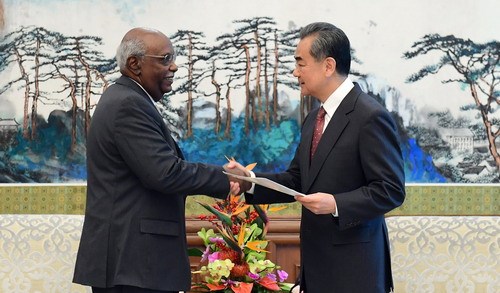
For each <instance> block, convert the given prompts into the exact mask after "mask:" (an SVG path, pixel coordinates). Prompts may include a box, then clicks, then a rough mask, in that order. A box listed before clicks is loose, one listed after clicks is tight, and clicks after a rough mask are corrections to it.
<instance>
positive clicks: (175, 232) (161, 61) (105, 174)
mask: <svg viewBox="0 0 500 293" xmlns="http://www.w3.org/2000/svg"><path fill="white" fill-rule="evenodd" d="M116 58H117V62H118V66H119V68H120V72H121V73H122V76H121V77H120V78H119V79H118V80H117V81H116V83H115V84H113V85H111V86H110V87H109V88H108V89H107V90H106V91H105V92H104V93H103V95H102V97H101V98H100V100H99V103H98V105H97V107H96V109H95V112H94V115H93V117H92V123H91V126H90V130H89V133H88V138H87V168H88V178H87V203H86V211H85V222H84V225H83V231H82V236H81V240H80V247H79V251H78V255H77V260H76V266H75V275H74V279H73V281H74V282H75V283H79V284H83V285H88V286H92V291H93V292H94V293H155V292H163V293H165V292H179V291H188V290H189V288H190V284H191V274H190V266H189V260H188V256H187V244H186V228H185V214H184V212H185V200H186V196H187V195H188V194H207V195H211V196H217V197H218V198H225V197H226V196H227V194H228V193H229V192H230V191H231V192H232V193H238V192H239V185H238V184H234V183H233V182H229V180H228V178H227V175H225V174H223V170H224V169H225V170H226V171H232V172H238V171H237V170H229V169H227V168H225V167H224V168H223V167H220V166H213V165H206V164H202V163H192V162H187V161H185V160H184V157H183V155H182V152H181V150H180V149H179V147H178V146H177V144H176V142H175V141H174V139H173V138H172V136H171V133H170V131H169V129H168V127H167V125H165V123H164V121H163V119H162V116H161V115H160V113H159V112H158V110H157V108H156V107H155V102H158V101H159V100H160V99H161V98H162V97H163V95H164V94H165V93H167V92H169V91H171V90H172V83H173V80H174V74H175V72H176V71H177V65H176V64H175V51H174V47H173V46H172V43H171V42H170V40H169V39H168V38H167V37H166V36H165V35H164V34H163V33H161V32H159V31H156V30H151V29H144V28H134V29H132V30H130V31H129V32H128V33H127V34H126V35H125V36H124V38H123V40H122V42H121V44H120V46H119V47H118V50H117V54H116ZM239 174H243V173H242V172H239Z"/></svg>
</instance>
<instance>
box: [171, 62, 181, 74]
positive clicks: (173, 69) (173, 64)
mask: <svg viewBox="0 0 500 293" xmlns="http://www.w3.org/2000/svg"><path fill="white" fill-rule="evenodd" d="M168 69H169V70H170V71H172V72H176V71H177V70H178V69H179V67H177V64H176V63H175V62H172V64H170V66H169V67H168Z"/></svg>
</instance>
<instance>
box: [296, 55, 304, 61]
mask: <svg viewBox="0 0 500 293" xmlns="http://www.w3.org/2000/svg"><path fill="white" fill-rule="evenodd" d="M294 58H295V61H301V60H302V57H300V56H294Z"/></svg>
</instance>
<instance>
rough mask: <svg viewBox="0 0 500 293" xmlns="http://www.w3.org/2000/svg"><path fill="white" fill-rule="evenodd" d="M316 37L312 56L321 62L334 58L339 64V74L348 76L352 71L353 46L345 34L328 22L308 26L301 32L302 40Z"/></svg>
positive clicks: (312, 47) (312, 45) (312, 46)
mask: <svg viewBox="0 0 500 293" xmlns="http://www.w3.org/2000/svg"><path fill="white" fill-rule="evenodd" d="M311 35H315V36H316V39H315V40H314V41H313V42H312V44H311V51H310V52H309V53H310V54H311V56H312V57H313V58H314V59H315V60H316V61H320V60H322V59H324V58H327V57H332V58H333V59H335V61H336V62H337V70H338V72H339V73H341V74H344V75H347V74H349V70H350V69H351V45H350V43H349V39H348V38H347V36H346V35H345V33H344V32H343V31H342V30H341V29H339V28H338V27H336V26H334V25H333V24H330V23H327V22H315V23H311V24H308V25H307V26H305V27H304V28H302V30H301V31H300V39H303V38H305V37H308V36H311Z"/></svg>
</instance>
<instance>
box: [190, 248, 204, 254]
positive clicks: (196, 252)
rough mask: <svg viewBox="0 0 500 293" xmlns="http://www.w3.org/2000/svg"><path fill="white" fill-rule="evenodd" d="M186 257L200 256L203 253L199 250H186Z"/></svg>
mask: <svg viewBox="0 0 500 293" xmlns="http://www.w3.org/2000/svg"><path fill="white" fill-rule="evenodd" d="M187 251H188V256H202V255H203V251H202V250H201V249H199V248H188V250H187Z"/></svg>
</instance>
